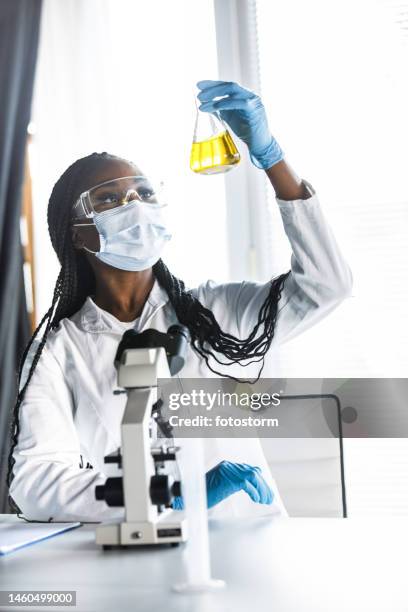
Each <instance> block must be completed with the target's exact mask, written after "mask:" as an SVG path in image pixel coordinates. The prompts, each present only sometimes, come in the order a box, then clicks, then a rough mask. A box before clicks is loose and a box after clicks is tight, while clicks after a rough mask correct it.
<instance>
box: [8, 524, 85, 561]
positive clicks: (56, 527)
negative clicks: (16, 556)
mask: <svg viewBox="0 0 408 612" xmlns="http://www.w3.org/2000/svg"><path fill="white" fill-rule="evenodd" d="M81 524H82V523H16V522H14V521H13V522H9V523H7V522H4V523H3V522H0V555H7V554H8V553H11V552H13V551H14V550H18V549H19V548H24V547H25V546H30V545H31V544H35V543H36V542H40V541H41V540H47V539H48V538H52V537H54V536H56V535H58V534H60V533H64V531H69V530H70V529H75V528H76V527H80V526H81Z"/></svg>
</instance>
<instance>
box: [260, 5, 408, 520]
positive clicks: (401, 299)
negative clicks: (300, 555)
mask: <svg viewBox="0 0 408 612" xmlns="http://www.w3.org/2000/svg"><path fill="white" fill-rule="evenodd" d="M257 8H258V35H259V54H260V76H261V83H262V95H263V97H264V100H265V101H266V104H267V110H268V115H269V117H270V124H271V128H272V130H273V131H274V133H275V135H276V137H277V139H278V140H279V142H280V144H281V145H282V147H283V148H284V150H285V152H286V154H287V159H288V161H289V162H290V163H291V165H293V167H294V168H295V169H296V171H297V172H298V173H299V174H300V175H301V176H303V177H304V178H307V179H309V180H310V181H311V183H312V184H313V186H314V187H315V188H316V190H317V192H318V195H319V196H320V200H321V203H322V205H323V206H324V210H325V212H326V214H327V217H328V220H329V222H330V223H331V224H332V226H333V227H334V230H335V234H336V237H337V238H338V240H339V242H340V244H341V247H342V249H343V251H344V253H345V255H346V257H347V259H348V261H349V263H350V265H351V268H352V271H353V275H354V297H353V298H351V299H349V300H348V301H347V302H346V303H344V304H343V305H342V306H341V307H340V308H339V309H338V310H337V311H335V312H334V313H333V314H331V315H330V317H328V318H327V319H326V320H325V321H323V322H322V323H319V325H318V326H317V327H316V328H313V329H311V330H310V331H308V332H306V333H305V334H304V335H302V336H301V337H300V338H299V339H296V340H294V341H292V342H291V343H288V344H287V345H286V346H285V347H283V348H282V351H281V352H280V355H279V361H278V375H283V376H299V377H301V376H310V377H313V376H316V377H322V376H325V377H331V376H333V377H406V375H407V372H408V350H407V346H408V325H407V315H406V313H407V312H408V282H407V279H408V253H407V236H408V195H407V183H406V146H407V144H406V143H407V142H408V121H407V110H406V109H407V108H408V73H407V70H406V57H407V51H408V29H407V28H408V3H407V2H403V1H401V2H390V1H387V0H369V1H368V0H342V1H341V2H340V1H331V2H327V0H310V1H308V2H304V1H302V0H284V1H281V2H270V1H269V0H258V2H257ZM270 197H272V194H270ZM271 210H272V214H273V216H274V222H275V227H278V229H277V230H276V232H275V234H274V235H273V236H272V240H274V241H275V243H276V242H279V241H281V245H280V249H279V252H280V254H281V256H280V259H278V260H277V263H276V266H277V272H279V271H281V270H282V269H284V268H285V265H286V266H287V263H288V258H289V253H288V248H287V244H286V241H285V238H284V236H283V235H282V232H281V228H280V227H279V219H278V216H277V211H276V210H274V209H273V207H272V209H271ZM278 230H279V231H278ZM275 252H276V249H275ZM311 346H312V347H313V350H312V351H311V350H310V347H311ZM345 450H346V469H347V481H348V484H349V496H350V500H349V502H350V503H349V506H350V511H351V513H353V511H354V512H355V513H358V512H363V511H364V512H369V511H372V510H374V509H375V505H377V509H378V511H382V510H384V511H385V509H387V510H388V511H395V512H402V511H405V512H408V500H407V496H406V494H405V493H404V494H402V490H403V488H405V490H407V485H408V441H407V440H346V445H345ZM377 468H378V469H377ZM380 491H381V494H379V492H380ZM380 497H381V501H380Z"/></svg>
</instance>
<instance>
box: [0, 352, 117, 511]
mask: <svg viewBox="0 0 408 612" xmlns="http://www.w3.org/2000/svg"><path fill="white" fill-rule="evenodd" d="M19 423H20V431H19V436H18V443H17V445H16V447H15V449H14V452H13V457H14V459H15V464H14V468H13V475H14V478H13V480H12V482H11V486H10V495H11V497H12V498H13V500H14V501H15V503H16V504H17V505H18V506H19V508H20V509H21V511H22V513H23V515H24V516H25V517H26V518H27V519H30V520H40V521H49V520H50V518H51V517H52V520H53V521H83V522H99V521H104V520H110V519H115V518H122V517H123V515H124V509H123V508H110V507H109V506H107V505H106V504H105V502H103V501H97V500H96V499H95V486H96V485H100V484H104V483H105V480H106V476H105V475H104V474H103V473H102V472H100V471H97V470H94V469H83V468H80V467H79V466H80V454H81V453H80V443H79V439H78V435H77V431H76V428H75V424H74V419H73V402H72V397H71V392H70V390H69V387H68V385H67V384H66V381H65V378H64V375H63V373H62V370H61V368H60V366H59V364H58V362H57V360H56V358H55V357H54V355H53V354H52V352H51V351H49V350H48V349H47V345H46V346H45V347H44V349H43V352H42V355H41V358H40V360H39V362H38V364H37V367H36V369H35V371H34V374H33V377H32V379H31V381H30V384H29V385H28V387H27V391H26V394H25V398H24V400H23V402H22V404H21V406H20V417H19ZM84 465H86V461H85V462H84Z"/></svg>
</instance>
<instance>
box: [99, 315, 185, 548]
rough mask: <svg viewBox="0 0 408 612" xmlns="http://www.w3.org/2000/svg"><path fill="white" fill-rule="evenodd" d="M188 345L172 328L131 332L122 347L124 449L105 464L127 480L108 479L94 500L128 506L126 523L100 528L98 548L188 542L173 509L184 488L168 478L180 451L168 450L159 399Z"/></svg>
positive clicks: (181, 330)
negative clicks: (165, 380) (162, 384)
mask: <svg viewBox="0 0 408 612" xmlns="http://www.w3.org/2000/svg"><path fill="white" fill-rule="evenodd" d="M189 341H190V336H189V331H188V329H187V328H186V327H184V326H182V325H172V326H171V327H170V328H169V329H168V330H167V333H163V332H160V331H158V330H155V329H147V330H145V331H143V332H141V333H137V332H136V331H135V330H133V329H132V330H128V331H126V332H125V333H124V335H123V337H122V339H121V341H120V344H119V347H118V350H117V353H116V357H115V366H116V369H117V371H118V386H119V388H120V389H123V391H119V392H122V393H127V403H126V408H125V412H124V415H123V419H122V424H121V439H122V446H121V449H120V450H119V452H118V453H116V454H112V455H108V456H106V457H105V458H104V461H105V463H117V464H118V467H119V468H120V469H121V470H122V471H123V477H118V478H108V479H107V480H106V482H105V484H104V485H100V486H97V487H95V496H96V499H97V500H100V501H104V502H105V503H107V504H108V506H116V507H123V506H124V508H125V520H124V522H113V523H103V524H101V525H99V526H98V527H97V528H96V543H97V544H101V545H102V546H103V547H104V549H106V548H109V547H110V546H134V545H146V544H172V545H174V546H176V545H177V544H178V543H180V542H183V541H185V540H186V521H185V518H184V513H183V511H180V510H177V511H174V510H173V509H172V508H171V502H172V500H173V499H174V497H175V496H179V495H181V483H180V481H178V480H176V479H175V478H174V476H172V475H171V474H170V473H167V472H168V471H169V470H168V466H169V465H170V462H175V461H176V453H177V451H178V450H179V449H178V448H177V447H175V446H174V443H173V445H172V446H170V445H169V438H170V439H171V428H170V426H169V424H168V423H167V421H166V420H165V419H164V418H163V416H162V414H161V408H162V406H163V401H162V400H161V398H158V397H157V379H158V378H169V377H170V376H174V375H175V374H177V373H178V372H179V371H180V370H181V369H182V367H183V366H184V363H185V358H186V353H187V350H188V345H189ZM159 429H160V430H161V433H162V437H159V436H158V431H159ZM173 465H174V463H173ZM173 471H174V470H173Z"/></svg>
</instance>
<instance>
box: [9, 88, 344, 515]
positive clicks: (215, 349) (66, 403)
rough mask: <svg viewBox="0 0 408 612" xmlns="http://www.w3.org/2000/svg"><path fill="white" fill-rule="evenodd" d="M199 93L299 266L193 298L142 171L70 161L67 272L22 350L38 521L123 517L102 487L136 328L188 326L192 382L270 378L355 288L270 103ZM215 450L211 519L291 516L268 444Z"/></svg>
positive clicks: (53, 214) (31, 491) (17, 467)
mask: <svg viewBox="0 0 408 612" xmlns="http://www.w3.org/2000/svg"><path fill="white" fill-rule="evenodd" d="M198 86H199V88H200V90H201V92H200V94H199V96H198V97H199V99H200V101H201V106H200V109H201V110H203V111H208V112H214V111H218V112H219V113H220V114H221V116H222V118H223V119H224V121H226V122H227V123H228V125H229V126H230V127H231V128H232V130H233V131H234V132H235V134H236V135H237V136H238V137H239V138H241V139H242V140H243V141H244V142H245V144H246V145H247V146H248V149H249V154H250V157H251V160H252V162H253V163H254V165H255V166H256V167H257V168H260V169H263V170H265V171H266V174H267V176H268V178H269V180H270V181H271V184H272V185H273V187H274V189H275V192H276V196H277V202H278V205H279V208H280V211H281V215H282V219H283V223H284V228H285V232H286V234H287V236H288V239H289V242H290V244H291V247H292V251H293V255H292V265H291V271H290V272H289V273H287V274H282V275H281V276H279V277H277V278H275V279H273V280H272V281H271V282H268V283H266V284H259V283H252V282H243V283H227V284H223V285H216V284H215V283H213V282H210V281H208V282H207V283H204V284H202V285H200V286H199V287H198V288H197V289H194V290H190V291H187V290H186V289H185V287H184V283H183V282H182V281H180V280H178V279H177V278H175V277H174V276H173V275H172V274H171V273H170V272H169V270H168V269H167V267H166V266H165V264H164V263H163V261H162V260H161V259H160V255H161V253H162V250H163V247H164V245H165V243H166V242H167V240H168V239H169V237H170V235H169V233H168V231H167V228H166V225H165V222H164V219H163V216H162V210H161V206H160V203H159V202H157V199H156V197H155V194H154V193H153V192H152V190H151V188H150V186H149V183H148V181H147V179H146V177H144V175H143V173H142V171H141V170H140V169H139V168H138V167H137V166H135V165H134V164H132V163H130V162H128V161H125V160H123V159H120V158H117V157H115V156H112V155H108V154H106V153H102V154H95V153H94V154H92V155H90V156H88V157H85V158H83V159H80V160H78V161H76V162H75V163H74V164H73V165H72V166H70V168H68V169H67V170H66V172H64V174H63V175H62V176H61V178H60V179H59V180H58V181H57V183H56V185H55V186H54V189H53V192H52V194H51V198H50V201H49V207H48V223H49V231H50V236H51V241H52V245H53V247H54V249H55V251H56V253H57V256H58V258H59V261H60V263H61V271H60V274H59V276H58V280H57V283H56V286H55V291H54V296H53V300H52V304H51V307H50V309H49V310H48V312H47V313H46V315H45V316H44V318H43V320H42V322H41V323H40V326H39V328H37V330H36V332H35V333H34V335H33V338H32V341H31V343H30V345H29V346H28V347H27V350H26V353H25V355H24V359H23V363H24V367H23V368H22V369H21V372H20V392H19V396H18V400H17V403H16V407H15V410H14V427H13V442H12V448H11V451H10V456H9V474H8V483H9V489H10V497H11V501H12V502H13V505H14V507H15V509H16V510H17V511H20V512H22V513H24V514H25V516H26V518H28V519H31V520H56V521H58V520H82V521H103V520H107V519H112V518H114V519H116V518H122V517H123V509H122V508H119V509H118V508H110V507H108V506H106V505H105V503H104V502H101V501H96V500H95V492H94V489H95V486H96V485H99V484H103V483H104V482H105V480H106V477H107V476H109V475H111V474H112V472H111V470H110V469H109V468H110V466H105V465H104V462H103V458H104V456H105V455H107V454H109V453H112V452H113V451H116V450H117V449H118V447H119V446H120V423H121V420H122V415H123V410H124V405H125V397H124V396H123V395H114V394H113V391H114V389H115V388H116V371H115V368H114V365H113V362H114V355H115V352H116V349H117V346H118V343H119V341H120V339H121V336H122V335H123V333H124V331H125V330H126V329H128V328H135V329H136V330H137V331H142V330H143V329H146V328H149V327H151V328H156V329H159V330H161V331H166V330H167V329H168V327H169V326H170V325H172V324H174V323H176V322H179V323H181V324H183V325H186V326H187V327H188V328H189V330H190V334H191V337H192V349H191V350H190V353H189V358H188V362H187V364H186V365H185V367H184V369H183V370H182V372H181V376H182V377H186V378H199V377H201V376H213V375H221V376H227V377H232V378H237V377H238V376H241V377H243V378H247V377H248V364H252V365H250V366H249V367H250V368H253V367H255V366H256V367H257V370H258V371H257V376H259V375H260V372H261V371H262V367H263V362H264V358H265V355H266V354H267V353H268V351H269V349H270V348H271V347H272V348H273V347H274V346H277V345H278V343H280V342H283V341H286V340H288V339H289V338H291V337H293V336H295V335H297V334H299V333H301V332H302V331H303V330H305V329H307V328H308V327H310V326H311V325H312V324H314V323H316V322H317V321H318V320H320V319H322V318H323V317H324V316H325V315H326V314H327V313H328V312H330V311H331V310H332V309H333V308H335V307H336V306H337V305H338V304H339V303H340V302H341V301H342V300H343V299H344V298H345V297H347V296H348V295H349V294H350V291H351V274H350V271H349V268H348V266H347V264H346V263H345V261H344V260H343V258H342V256H341V254H340V252H339V250H338V247H337V245H336V242H335V239H334V237H333V235H332V233H331V230H330V229H329V227H328V226H327V224H326V223H325V220H324V217H323V215H322V212H321V210H320V207H319V203H318V201H317V198H316V196H315V195H314V193H313V190H312V188H311V187H310V185H308V184H307V183H305V182H304V181H301V180H299V179H298V178H297V176H296V175H295V174H294V173H293V172H292V170H291V169H290V168H289V166H288V165H287V164H286V162H285V160H284V159H283V153H282V151H281V149H280V147H279V145H278V143H277V142H276V140H275V139H274V138H273V137H272V136H271V134H270V132H269V128H268V124H267V119H266V114H265V110H264V107H263V105H262V102H261V100H260V98H259V97H258V96H257V95H256V94H254V93H253V92H251V91H249V90H246V89H244V88H242V87H240V86H239V85H238V84H236V83H229V82H223V81H200V82H199V83H198ZM123 204H125V205H123ZM42 325H45V331H44V334H43V336H42V339H41V341H39V340H38V339H37V336H38V331H39V329H40V328H41V327H42ZM205 452H206V462H207V468H208V470H209V471H208V473H207V491H208V501H209V506H214V508H213V510H212V512H213V513H215V514H218V515H229V516H230V515H231V514H232V515H238V516H248V515H252V514H256V513H261V514H265V513H266V514H284V513H285V510H284V507H283V504H282V502H281V500H280V498H279V494H278V491H277V488H276V485H275V483H274V481H273V479H272V476H271V474H270V471H269V468H268V466H267V464H266V461H265V457H264V455H263V453H262V450H261V447H260V444H259V441H258V440H253V439H246V440H220V439H219V440H205ZM115 469H116V468H115ZM220 502H222V503H220ZM254 502H258V503H254Z"/></svg>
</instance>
